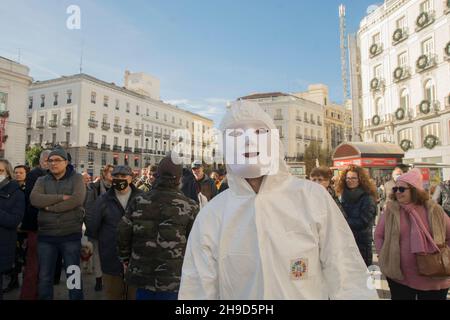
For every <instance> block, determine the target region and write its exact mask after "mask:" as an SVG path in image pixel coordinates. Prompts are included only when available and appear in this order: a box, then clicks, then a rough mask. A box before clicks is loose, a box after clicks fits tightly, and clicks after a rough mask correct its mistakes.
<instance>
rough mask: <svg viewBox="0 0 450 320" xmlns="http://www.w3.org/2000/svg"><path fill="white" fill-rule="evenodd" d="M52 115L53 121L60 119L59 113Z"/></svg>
mask: <svg viewBox="0 0 450 320" xmlns="http://www.w3.org/2000/svg"><path fill="white" fill-rule="evenodd" d="M52 117H53V119H52V120H53V121H54V122H57V121H58V115H57V114H52Z"/></svg>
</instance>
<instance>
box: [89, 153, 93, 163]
mask: <svg viewBox="0 0 450 320" xmlns="http://www.w3.org/2000/svg"><path fill="white" fill-rule="evenodd" d="M88 162H94V153H93V152H88Z"/></svg>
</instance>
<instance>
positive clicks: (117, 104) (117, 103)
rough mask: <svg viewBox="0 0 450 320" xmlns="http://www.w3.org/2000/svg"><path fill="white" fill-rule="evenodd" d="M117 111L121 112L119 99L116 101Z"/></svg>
mask: <svg viewBox="0 0 450 320" xmlns="http://www.w3.org/2000/svg"><path fill="white" fill-rule="evenodd" d="M115 108H116V110H119V99H116V105H115Z"/></svg>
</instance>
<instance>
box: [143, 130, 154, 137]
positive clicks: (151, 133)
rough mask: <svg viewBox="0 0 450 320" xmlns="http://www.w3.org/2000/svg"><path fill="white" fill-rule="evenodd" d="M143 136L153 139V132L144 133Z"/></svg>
mask: <svg viewBox="0 0 450 320" xmlns="http://www.w3.org/2000/svg"><path fill="white" fill-rule="evenodd" d="M145 136H146V137H153V132H151V131H147V130H146V131H145Z"/></svg>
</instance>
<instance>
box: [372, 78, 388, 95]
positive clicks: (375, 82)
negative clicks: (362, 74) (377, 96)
mask: <svg viewBox="0 0 450 320" xmlns="http://www.w3.org/2000/svg"><path fill="white" fill-rule="evenodd" d="M384 88H385V82H384V79H381V78H373V79H372V80H371V81H370V91H372V92H378V91H384Z"/></svg>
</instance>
